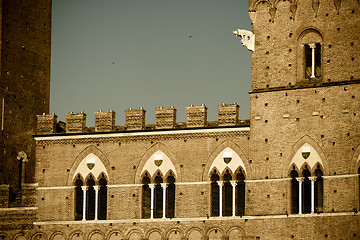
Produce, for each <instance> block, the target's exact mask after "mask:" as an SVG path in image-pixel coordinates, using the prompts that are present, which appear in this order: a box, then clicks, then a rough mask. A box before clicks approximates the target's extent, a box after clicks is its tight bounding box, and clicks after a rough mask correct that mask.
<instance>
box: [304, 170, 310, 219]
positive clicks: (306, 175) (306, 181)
mask: <svg viewBox="0 0 360 240" xmlns="http://www.w3.org/2000/svg"><path fill="white" fill-rule="evenodd" d="M302 176H303V177H304V182H303V189H302V195H303V197H302V210H303V213H311V181H310V179H309V177H310V176H311V173H310V171H309V170H308V169H307V168H305V169H304V170H303V172H302Z"/></svg>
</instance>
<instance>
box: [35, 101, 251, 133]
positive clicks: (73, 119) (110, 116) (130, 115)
mask: <svg viewBox="0 0 360 240" xmlns="http://www.w3.org/2000/svg"><path fill="white" fill-rule="evenodd" d="M239 108H240V107H239V105H238V104H236V103H233V104H225V103H223V104H221V105H219V106H218V121H212V122H208V121H207V107H206V106H205V105H204V104H202V105H200V106H193V105H191V106H188V107H186V122H179V123H178V122H176V112H177V109H176V108H175V107H174V106H171V107H158V108H156V109H155V124H145V113H146V110H145V109H143V108H139V109H132V108H129V109H126V110H125V126H115V114H116V113H115V112H114V111H113V110H111V109H110V110H109V111H101V110H99V111H98V112H95V127H87V126H86V113H83V112H80V113H73V112H70V113H67V114H66V123H64V122H61V121H59V120H57V115H55V114H54V113H52V114H43V115H38V116H37V134H38V135H48V134H58V133H69V134H71V133H91V132H118V131H141V130H156V129H186V128H203V127H208V128H211V127H226V126H249V125H250V122H249V120H239Z"/></svg>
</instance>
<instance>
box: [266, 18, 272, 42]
mask: <svg viewBox="0 0 360 240" xmlns="http://www.w3.org/2000/svg"><path fill="white" fill-rule="evenodd" d="M270 21H271V20H270ZM266 38H267V39H270V36H267V37H266Z"/></svg>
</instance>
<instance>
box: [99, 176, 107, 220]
mask: <svg viewBox="0 0 360 240" xmlns="http://www.w3.org/2000/svg"><path fill="white" fill-rule="evenodd" d="M99 185H100V189H99V207H98V209H99V219H100V220H105V219H106V212H107V204H106V203H107V186H106V185H107V181H106V179H105V176H104V175H103V176H102V178H101V179H100V180H99Z"/></svg>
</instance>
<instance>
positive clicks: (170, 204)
mask: <svg viewBox="0 0 360 240" xmlns="http://www.w3.org/2000/svg"><path fill="white" fill-rule="evenodd" d="M170 174H171V172H170ZM167 183H168V186H167V188H166V217H167V218H173V217H174V216H175V178H174V177H173V176H168V177H167Z"/></svg>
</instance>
